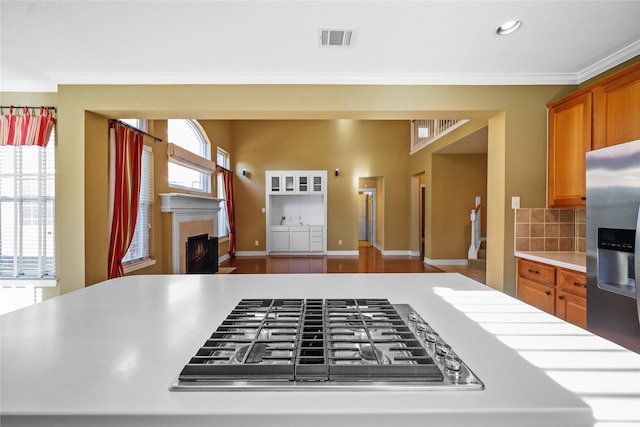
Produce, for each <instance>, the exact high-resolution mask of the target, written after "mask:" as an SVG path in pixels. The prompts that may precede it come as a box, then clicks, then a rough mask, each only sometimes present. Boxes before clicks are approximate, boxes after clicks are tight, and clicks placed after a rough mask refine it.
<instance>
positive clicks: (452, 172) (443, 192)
mask: <svg viewBox="0 0 640 427" xmlns="http://www.w3.org/2000/svg"><path fill="white" fill-rule="evenodd" d="M432 166H433V169H432V175H433V180H432V186H431V188H432V190H431V191H432V194H431V203H432V205H433V206H439V207H440V208H439V209H434V211H433V213H432V215H431V220H432V226H431V236H429V237H430V240H431V242H433V245H432V247H431V254H430V256H429V257H428V258H431V259H432V260H466V258H467V255H468V250H469V246H470V245H471V222H470V215H471V209H473V208H474V207H475V198H476V196H480V197H481V198H482V200H484V201H485V202H486V200H487V180H486V177H487V155H486V154H434V156H433V161H432ZM481 218H482V214H481ZM483 222H484V227H483V228H482V230H483V232H482V236H483V237H484V236H485V235H486V219H485V220H484V221H483Z"/></svg>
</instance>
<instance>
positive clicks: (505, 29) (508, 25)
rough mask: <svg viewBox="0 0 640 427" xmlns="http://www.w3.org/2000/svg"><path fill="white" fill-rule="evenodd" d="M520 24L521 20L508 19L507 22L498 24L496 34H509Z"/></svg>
mask: <svg viewBox="0 0 640 427" xmlns="http://www.w3.org/2000/svg"><path fill="white" fill-rule="evenodd" d="M520 25H522V22H521V21H508V22H505V23H504V24H502V25H500V26H499V27H498V29H497V30H496V34H497V35H499V36H505V35H507V34H511V33H513V32H514V31H515V30H517V29H518V28H520Z"/></svg>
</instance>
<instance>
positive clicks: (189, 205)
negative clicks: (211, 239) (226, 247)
mask: <svg viewBox="0 0 640 427" xmlns="http://www.w3.org/2000/svg"><path fill="white" fill-rule="evenodd" d="M160 198H161V200H162V204H161V205H160V211H161V212H169V213H171V214H172V215H171V264H172V270H173V273H174V274H179V273H180V250H181V247H182V245H181V244H180V223H182V222H190V221H199V220H211V221H212V222H213V233H214V236H216V235H217V234H218V233H217V231H218V212H219V211H220V202H223V201H224V199H216V198H215V197H206V196H196V195H193V194H182V193H161V194H160Z"/></svg>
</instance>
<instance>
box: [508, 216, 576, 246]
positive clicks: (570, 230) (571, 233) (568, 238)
mask: <svg viewBox="0 0 640 427" xmlns="http://www.w3.org/2000/svg"><path fill="white" fill-rule="evenodd" d="M586 218H587V215H586V210H585V209H544V208H533V209H531V208H525V209H516V215H515V250H516V251H554V252H557V251H575V252H582V253H586V250H587V240H586V237H587V220H586Z"/></svg>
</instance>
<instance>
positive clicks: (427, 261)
mask: <svg viewBox="0 0 640 427" xmlns="http://www.w3.org/2000/svg"><path fill="white" fill-rule="evenodd" d="M423 262H424V263H425V264H429V265H467V260H466V259H430V258H427V257H425V258H424V260H423Z"/></svg>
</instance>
